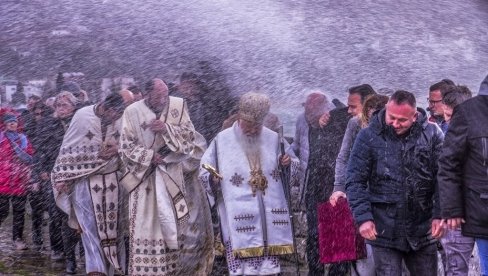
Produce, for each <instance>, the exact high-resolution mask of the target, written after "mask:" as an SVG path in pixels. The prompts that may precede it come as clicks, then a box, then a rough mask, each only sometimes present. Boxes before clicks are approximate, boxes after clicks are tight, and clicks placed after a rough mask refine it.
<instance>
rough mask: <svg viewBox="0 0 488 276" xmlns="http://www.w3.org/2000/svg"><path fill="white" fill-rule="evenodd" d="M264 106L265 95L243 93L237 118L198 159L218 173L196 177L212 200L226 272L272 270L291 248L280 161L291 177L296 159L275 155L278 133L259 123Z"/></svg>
mask: <svg viewBox="0 0 488 276" xmlns="http://www.w3.org/2000/svg"><path fill="white" fill-rule="evenodd" d="M269 109H270V101H269V98H268V97H267V96H266V95H263V94H259V93H253V92H250V93H247V94H244V95H243V96H242V97H241V99H240V102H239V119H238V121H237V122H235V123H234V125H233V126H232V127H231V128H228V129H226V130H223V131H222V132H220V133H219V134H218V135H217V136H216V138H215V139H214V140H213V141H212V143H211V144H210V146H209V148H208V149H207V151H206V152H205V154H204V155H203V157H202V160H201V164H202V165H204V164H205V165H210V166H212V167H214V168H215V169H216V170H217V171H218V173H219V174H220V175H221V176H222V179H217V178H216V177H214V176H212V175H210V173H209V172H208V171H207V170H204V169H201V170H200V176H199V177H200V181H201V183H202V185H203V186H204V187H205V189H206V190H207V193H208V197H209V201H210V202H211V204H217V209H218V213H219V217H220V223H221V229H222V238H223V243H224V245H225V247H226V258H227V265H228V269H229V274H230V275H271V274H278V273H280V263H279V260H278V255H285V254H291V253H293V252H294V249H293V237H292V228H291V227H292V225H291V221H290V214H289V212H290V211H289V210H288V205H287V202H286V199H285V192H284V189H283V183H282V179H281V177H280V165H282V166H285V167H286V166H291V170H290V171H291V173H290V174H291V177H289V178H290V179H291V181H297V177H296V171H297V168H298V159H297V158H296V157H295V156H294V155H292V154H290V155H288V154H285V155H284V156H281V153H280V139H279V137H278V134H277V133H275V132H273V131H271V130H269V129H267V128H266V127H263V120H264V117H265V116H266V114H267V113H268V112H269Z"/></svg>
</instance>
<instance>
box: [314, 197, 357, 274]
mask: <svg viewBox="0 0 488 276" xmlns="http://www.w3.org/2000/svg"><path fill="white" fill-rule="evenodd" d="M318 222H319V253H320V262H321V263H324V264H329V263H337V262H344V261H354V260H358V259H363V258H366V246H365V243H364V239H363V238H362V237H361V235H360V234H359V232H358V230H357V229H356V226H355V224H354V219H353V217H352V213H351V210H350V209H349V205H348V204H347V200H345V199H343V198H340V199H339V200H338V202H337V204H336V206H335V207H332V205H331V204H330V203H329V202H328V201H327V202H324V203H321V204H319V206H318Z"/></svg>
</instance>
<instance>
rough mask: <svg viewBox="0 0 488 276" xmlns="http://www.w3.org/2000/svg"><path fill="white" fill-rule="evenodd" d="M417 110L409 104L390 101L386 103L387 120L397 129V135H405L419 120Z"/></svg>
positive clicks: (388, 123) (387, 122)
mask: <svg viewBox="0 0 488 276" xmlns="http://www.w3.org/2000/svg"><path fill="white" fill-rule="evenodd" d="M417 117H418V113H417V110H416V109H415V108H414V107H413V106H410V105H409V104H397V103H395V102H393V101H390V102H389V103H388V104H387V105H386V114H385V122H386V124H387V125H391V126H392V127H393V128H394V129H395V133H396V134H397V135H403V134H405V133H407V131H408V130H409V129H410V128H411V127H412V125H413V123H415V121H417Z"/></svg>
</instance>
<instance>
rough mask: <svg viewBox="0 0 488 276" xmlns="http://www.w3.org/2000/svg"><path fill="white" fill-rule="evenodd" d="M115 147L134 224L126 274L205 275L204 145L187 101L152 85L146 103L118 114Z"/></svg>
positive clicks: (209, 240) (208, 252)
mask: <svg viewBox="0 0 488 276" xmlns="http://www.w3.org/2000/svg"><path fill="white" fill-rule="evenodd" d="M119 148H120V150H119V151H120V156H121V160H122V162H123V164H124V165H125V172H124V174H123V175H124V176H123V178H122V179H121V185H122V186H123V187H124V188H125V189H126V190H127V192H128V193H129V207H130V210H131V212H130V220H131V221H132V222H131V224H130V227H129V231H130V237H131V239H130V250H131V251H130V258H129V266H128V267H129V268H128V270H129V271H128V274H129V275H134V274H137V275H207V273H208V272H209V270H210V269H211V266H212V261H213V247H212V245H213V233H212V227H211V220H210V210H209V206H208V203H207V201H206V198H205V193H204V191H203V190H202V187H201V186H200V184H199V183H198V164H199V161H200V158H201V156H202V155H203V152H204V150H205V148H206V144H205V139H204V138H203V136H202V135H201V134H199V133H198V132H197V131H195V129H194V127H193V124H192V122H191V120H190V117H189V115H188V109H187V106H186V103H185V101H184V100H183V99H182V98H177V97H172V96H169V95H168V87H167V86H166V84H165V83H164V81H162V80H161V79H153V80H150V81H149V82H148V83H146V96H145V98H144V100H141V101H138V102H135V103H133V104H131V105H130V106H128V107H127V109H126V110H125V111H124V115H123V116H122V132H121V140H120V147H119ZM184 191H187V192H186V193H184ZM141 241H147V242H141ZM148 255H150V256H151V258H152V261H151V262H145V261H144V259H146V258H147V257H148Z"/></svg>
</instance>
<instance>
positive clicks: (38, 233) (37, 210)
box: [29, 184, 47, 245]
mask: <svg viewBox="0 0 488 276" xmlns="http://www.w3.org/2000/svg"><path fill="white" fill-rule="evenodd" d="M41 185H42V184H41ZM43 188H44V187H43V186H41V189H40V190H39V191H37V192H31V193H30V194H29V203H30V206H31V209H32V241H33V242H34V244H35V245H42V243H43V240H42V221H43V215H44V211H46V210H47V208H46V193H45V190H43Z"/></svg>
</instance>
